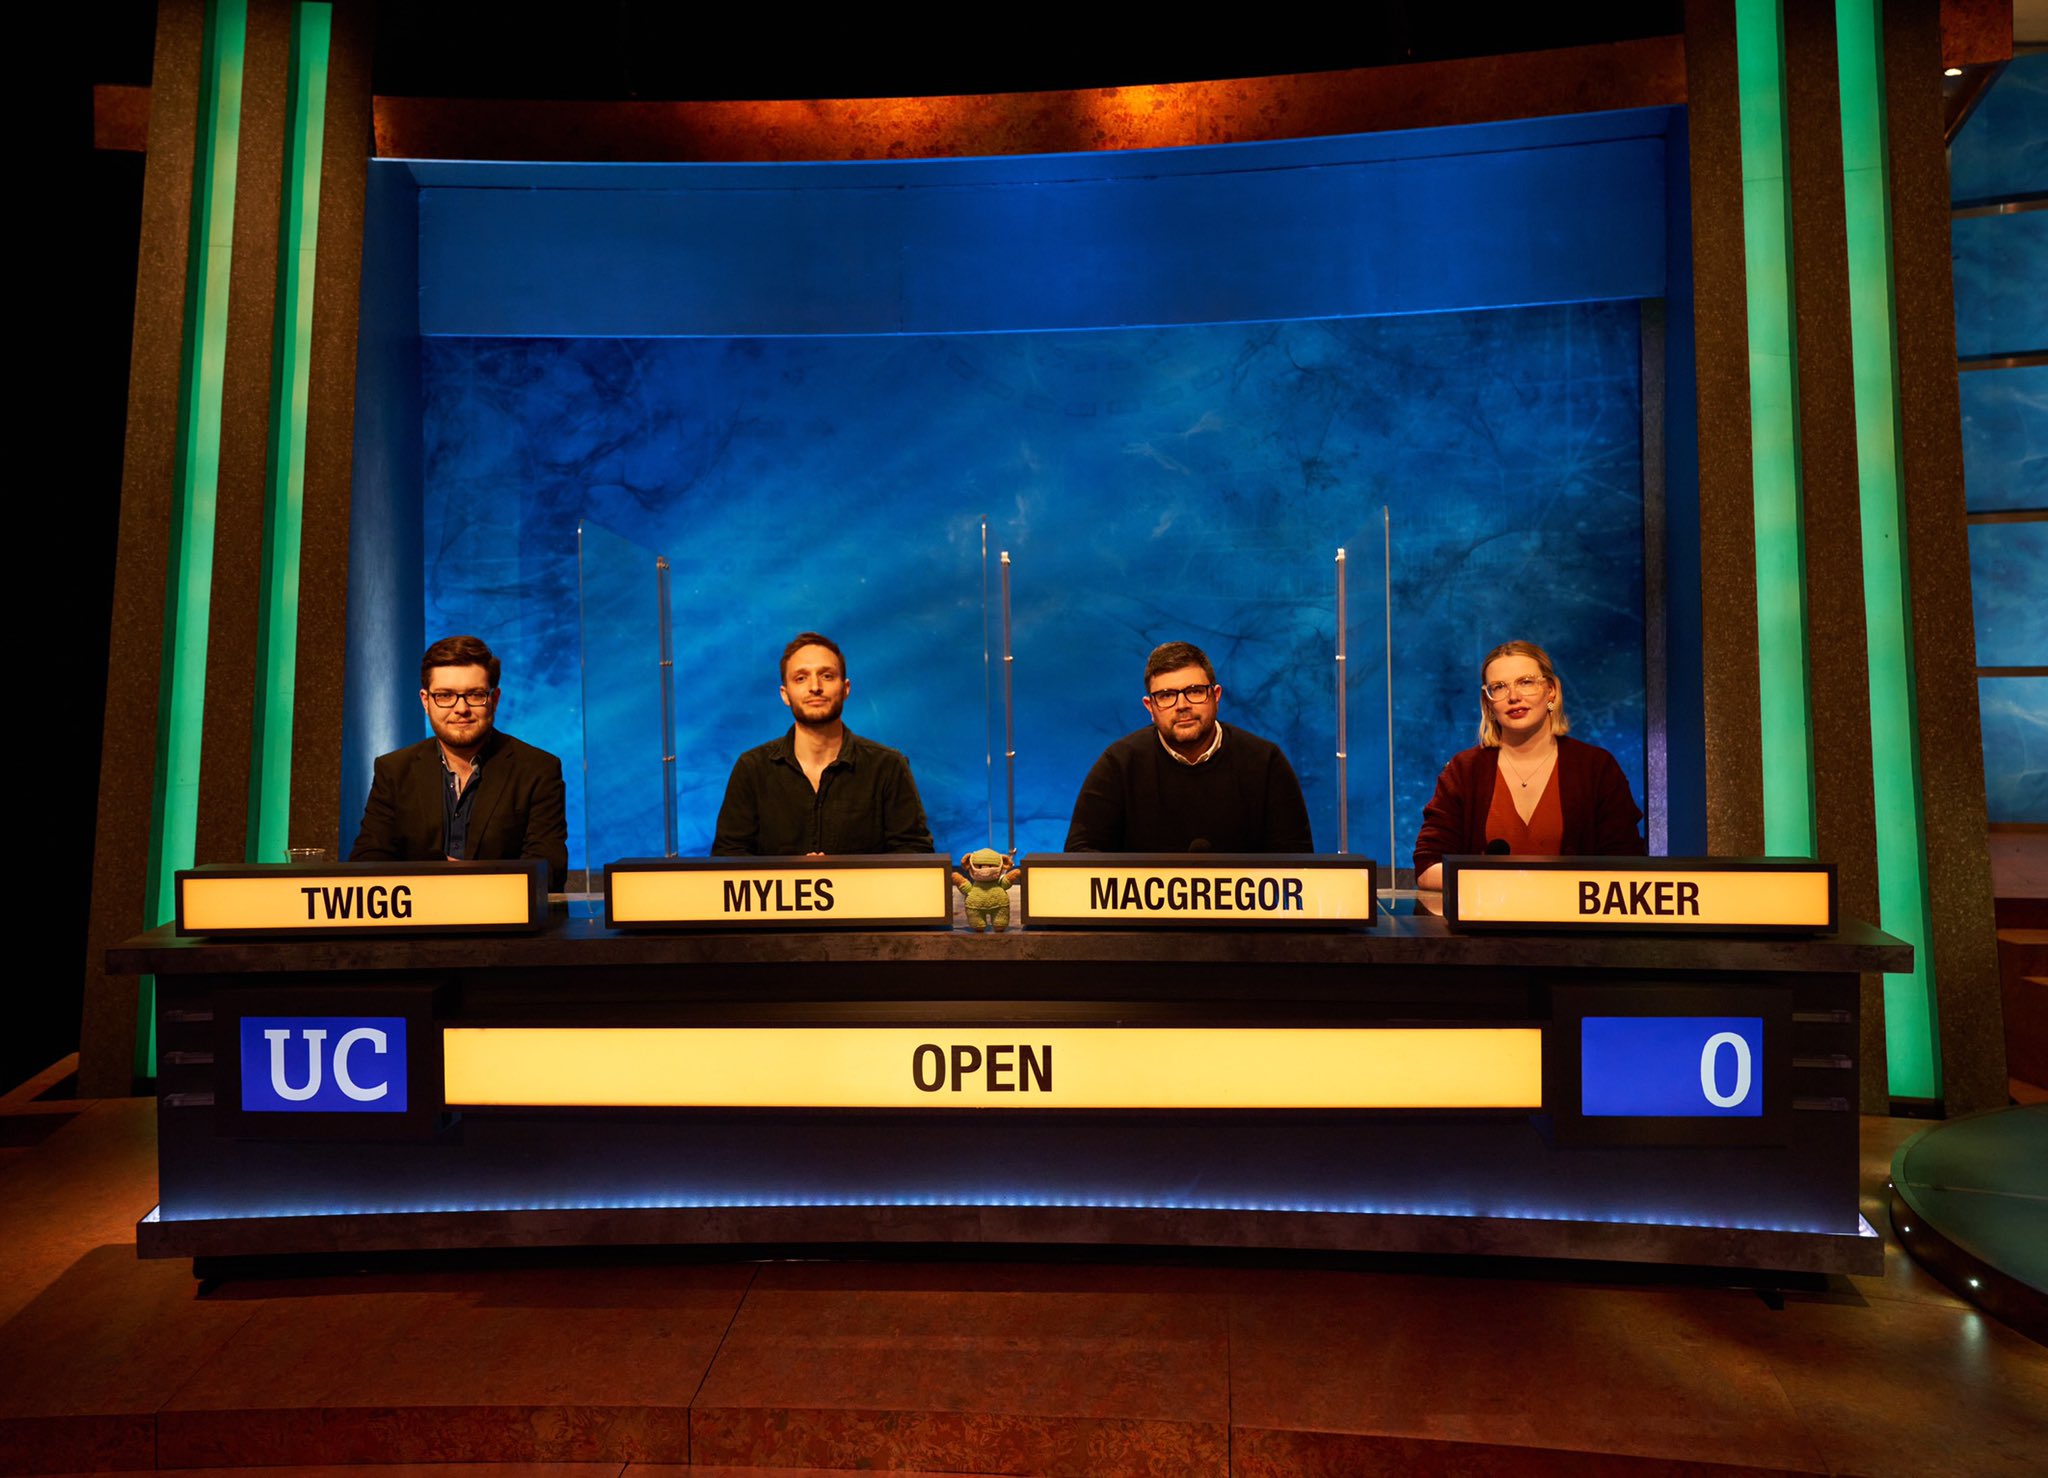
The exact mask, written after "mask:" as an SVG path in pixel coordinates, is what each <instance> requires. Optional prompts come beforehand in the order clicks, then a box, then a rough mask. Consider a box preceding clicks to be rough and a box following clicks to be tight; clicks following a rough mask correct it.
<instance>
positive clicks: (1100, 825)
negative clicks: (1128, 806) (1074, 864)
mask: <svg viewBox="0 0 2048 1478" xmlns="http://www.w3.org/2000/svg"><path fill="white" fill-rule="evenodd" d="M1122 780H1123V777H1122V776H1121V775H1119V774H1118V773H1117V768H1116V766H1115V765H1113V764H1111V763H1110V759H1109V756H1108V755H1107V754H1104V755H1103V756H1102V758H1100V759H1098V760H1097V761H1096V762H1095V765H1094V768H1092V769H1091V770H1089V772H1088V778H1087V779H1086V780H1083V781H1082V782H1081V793H1080V794H1079V795H1077V796H1075V797H1074V815H1073V819H1072V820H1071V821H1069V822H1068V823H1067V842H1066V850H1067V851H1069V852H1117V851H1121V850H1122V849H1123V844H1124V799H1123V794H1124V793H1123V784H1122Z"/></svg>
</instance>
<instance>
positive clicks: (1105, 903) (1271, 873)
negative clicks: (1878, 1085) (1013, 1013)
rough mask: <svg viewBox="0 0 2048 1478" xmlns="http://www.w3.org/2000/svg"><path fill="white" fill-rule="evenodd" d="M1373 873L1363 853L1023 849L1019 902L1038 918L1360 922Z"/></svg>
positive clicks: (1070, 921) (1368, 907)
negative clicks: (1039, 851)
mask: <svg viewBox="0 0 2048 1478" xmlns="http://www.w3.org/2000/svg"><path fill="white" fill-rule="evenodd" d="M1377 881H1378V879H1377V876H1376V870H1375V867H1374V864H1373V863H1372V862H1371V861H1369V860H1368V859H1366V858H1363V857H1322V856H1265V855H1234V854H1225V853H1217V852H1190V853H1183V854H1177V855H1162V854H1157V853H1152V854H1145V855H1136V856H1133V855H1120V856H1110V855H1107V854H1101V853H1080V852H1067V853H1046V854H1033V855H1032V856H1029V857H1026V858H1025V859H1024V909H1025V914H1026V917H1027V918H1028V919H1029V921H1030V922H1031V923H1032V924H1034V925H1038V926H1041V927H1043V926H1047V925H1076V924H1079V925H1087V924H1097V925H1116V926H1118V927H1121V928H1168V929H1172V928H1185V927H1186V926H1187V925H1189V924H1224V925H1229V926H1232V927H1235V928H1276V927H1277V928H1283V929H1284V928H1295V929H1314V928H1331V927H1341V928H1370V927H1371V926H1372V924H1373V922H1374V919H1375V915H1376V904H1375V894H1376V889H1375V884H1376V883H1377Z"/></svg>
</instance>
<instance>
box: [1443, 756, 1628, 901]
mask: <svg viewBox="0 0 2048 1478" xmlns="http://www.w3.org/2000/svg"><path fill="white" fill-rule="evenodd" d="M1499 773H1500V751H1499V750H1498V749H1488V748H1477V749H1468V750H1465V751H1464V752H1463V753H1461V754H1456V755H1453V756H1452V757H1451V762H1450V763H1449V764H1447V765H1445V766H1444V770H1443V773H1442V774H1441V775H1439V776H1437V777H1436V794H1435V795H1433V796H1431V797H1430V798H1429V804H1428V805H1426V806H1424V807H1423V808H1422V831H1421V833H1420V834H1419V835H1417V837H1416V838H1415V870H1416V872H1418V873H1419V872H1421V871H1422V870H1423V869H1424V868H1428V867H1433V866H1435V865H1436V864H1437V863H1439V862H1441V861H1443V860H1444V858H1445V857H1447V856H1461V857H1462V856H1467V855H1470V854H1473V853H1480V852H1484V851H1485V850H1486V813H1487V812H1488V811H1489V810H1491V809H1492V807H1493V786H1494V781H1495V778H1496V777H1497V776H1498V775H1499ZM1556 783H1557V785H1558V787H1559V790H1558V795H1557V799H1558V802H1559V804H1560V805H1561V806H1562V807H1563V809H1564V846H1563V848H1562V850H1561V853H1560V855H1562V856H1566V857H1641V856H1642V855H1644V853H1645V852H1646V851H1647V850H1648V848H1646V847H1645V846H1644V844H1643V839H1642V837H1641V836H1640V835H1639V834H1638V833H1637V831H1636V825H1637V823H1638V822H1640V821H1641V820H1642V819H1643V812H1642V808H1641V807H1639V806H1638V805H1637V804H1636V800H1635V797H1634V796H1633V795H1631V794H1630V793H1629V788H1628V777H1627V776H1626V775H1624V774H1622V773H1621V766H1620V765H1618V764H1616V763H1615V760H1614V756H1613V755H1611V754H1609V753H1608V752H1607V751H1606V750H1604V749H1602V748H1601V747H1600V746H1599V745H1597V744H1581V743H1580V742H1579V741H1578V740H1576V739H1559V740H1558V741H1557V774H1556Z"/></svg>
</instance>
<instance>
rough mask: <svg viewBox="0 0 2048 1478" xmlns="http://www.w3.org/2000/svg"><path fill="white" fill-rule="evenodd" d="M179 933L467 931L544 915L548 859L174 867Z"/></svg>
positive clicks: (531, 922)
mask: <svg viewBox="0 0 2048 1478" xmlns="http://www.w3.org/2000/svg"><path fill="white" fill-rule="evenodd" d="M177 882H178V932H179V933H180V934H264V935H291V934H344V933H345V934H362V933H376V932H384V933H411V934H428V933H470V932H478V931H494V930H510V929H538V928H540V927H542V926H543V925H545V924H546V923H547V864H546V863H545V862H542V861H539V860H531V861H525V862H448V863H431V862H425V863H412V864H392V863H366V864H342V865H340V866H336V865H334V864H332V863H319V864H313V865H310V866H307V865H299V866H289V865H281V866H275V867H265V866H220V867H201V868H194V869H192V870H191V871H189V872H181V873H179V874H178V877H177Z"/></svg>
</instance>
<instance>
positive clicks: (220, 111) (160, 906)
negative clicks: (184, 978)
mask: <svg viewBox="0 0 2048 1478" xmlns="http://www.w3.org/2000/svg"><path fill="white" fill-rule="evenodd" d="M247 31H248V5H247V0H208V4H207V7H206V33H205V42H204V57H203V60H202V61H201V64H200V91H199V126H198V130H197V134H198V137H197V140H196V144H197V147H196V148H195V149H194V151H193V171H192V175H193V177H192V236H191V250H190V254H189V258H188V262H187V266H186V277H185V324H184V344H183V351H182V364H181V366H180V370H179V380H178V453H177V465H176V470H175V477H176V486H175V489H174V491H173V494H172V499H171V541H170V556H169V569H168V575H167V580H166V589H165V592H164V637H163V672H162V680H161V688H160V694H161V696H160V699H159V702H158V706H157V740H156V775H155V781H154V789H153V792H152V795H151V798H150V800H151V803H150V838H149V840H150V846H149V867H148V873H147V878H146V881H145V883H144V895H143V908H144V912H145V917H146V920H147V922H148V923H149V924H151V925H156V924H161V923H163V922H164V921H165V920H167V919H169V918H171V917H172V915H173V913H174V911H175V902H176V900H175V898H174V896H173V894H174V888H175V877H174V875H175V873H176V872H177V870H178V869H179V868H181V867H190V866H191V865H192V859H193V849H194V845H195V839H196V835H197V831H198V822H199V756H200V748H201V740H202V737H203V735H204V732H205V717H206V715H205V708H206V626H207V609H208V602H209V600H210V598H211V595H212V588H213V524H214V495H215V492H216V489H217V487H218V484H219V480H220V411H221V389H222V383H223V374H224V369H225V365H226V359H227V318H228V268H229V264H230V262H231V260H232V258H233V255H234V227H235V161H236V154H237V150H238V147H239V143H240V130H241V117H242V56H243V48H244V43H245V40H246V36H247ZM154 996H155V991H154V989H153V984H152V982H150V981H148V980H146V979H145V981H144V982H143V988H142V990H141V991H140V992H139V993H138V997H137V1008H136V1009H137V1012H138V1018H137V1028H138V1029H137V1031H136V1034H135V1040H136V1070H137V1073H138V1075H139V1076H143V1077H148V1076H151V1075H153V1073H154V1071H155V1059H156V1041H155V1017H156V1013H155V1009H154V1005H155V1001H154Z"/></svg>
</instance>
